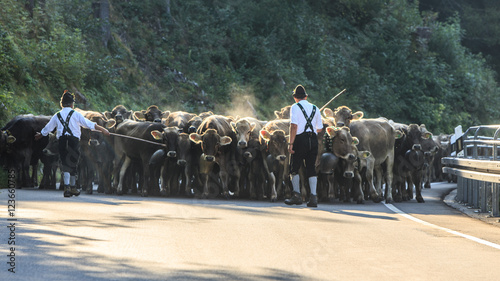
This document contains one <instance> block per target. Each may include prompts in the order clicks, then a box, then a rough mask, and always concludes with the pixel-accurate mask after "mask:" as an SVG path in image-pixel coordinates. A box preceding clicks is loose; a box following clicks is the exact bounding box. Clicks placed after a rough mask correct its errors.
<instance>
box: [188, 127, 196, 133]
mask: <svg viewBox="0 0 500 281" xmlns="http://www.w3.org/2000/svg"><path fill="white" fill-rule="evenodd" d="M195 132H196V127H195V126H190V127H189V129H188V133H189V134H191V133H195Z"/></svg>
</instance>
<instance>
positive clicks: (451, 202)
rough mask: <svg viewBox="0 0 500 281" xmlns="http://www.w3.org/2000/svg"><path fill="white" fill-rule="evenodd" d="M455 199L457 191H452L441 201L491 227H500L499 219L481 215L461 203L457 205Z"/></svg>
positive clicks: (476, 210) (489, 214)
mask: <svg viewBox="0 0 500 281" xmlns="http://www.w3.org/2000/svg"><path fill="white" fill-rule="evenodd" d="M456 197H457V189H456V188H455V189H453V190H452V191H451V192H450V193H449V194H448V195H446V196H445V197H444V199H443V202H444V203H445V204H446V205H448V206H450V207H452V208H454V209H457V210H458V211H460V212H462V213H464V214H465V215H467V216H469V217H471V218H474V219H478V220H481V221H483V222H486V223H489V224H491V225H494V226H497V227H500V218H499V217H492V216H491V213H489V212H488V213H481V212H480V209H474V208H471V207H469V206H466V205H465V204H463V203H459V202H457V201H456Z"/></svg>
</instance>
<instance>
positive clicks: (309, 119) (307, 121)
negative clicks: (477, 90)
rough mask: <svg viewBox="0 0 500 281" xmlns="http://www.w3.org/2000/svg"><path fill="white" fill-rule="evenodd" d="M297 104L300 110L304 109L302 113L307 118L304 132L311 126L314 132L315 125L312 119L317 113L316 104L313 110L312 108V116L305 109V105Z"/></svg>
mask: <svg viewBox="0 0 500 281" xmlns="http://www.w3.org/2000/svg"><path fill="white" fill-rule="evenodd" d="M297 105H298V106H299V108H300V110H302V113H303V114H304V118H306V127H305V129H304V132H305V131H307V128H311V131H312V132H313V133H315V132H314V127H313V125H312V120H313V118H314V114H316V106H315V105H313V110H312V113H311V116H309V117H307V113H306V111H305V110H304V107H303V106H302V105H301V104H300V103H297Z"/></svg>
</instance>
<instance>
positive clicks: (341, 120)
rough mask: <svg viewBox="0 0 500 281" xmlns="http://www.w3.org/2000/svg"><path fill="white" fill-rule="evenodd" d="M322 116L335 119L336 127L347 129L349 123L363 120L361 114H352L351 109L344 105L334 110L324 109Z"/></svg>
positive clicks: (358, 112) (360, 112)
mask: <svg viewBox="0 0 500 281" xmlns="http://www.w3.org/2000/svg"><path fill="white" fill-rule="evenodd" d="M323 114H324V115H325V116H326V117H333V118H334V119H335V123H336V126H338V127H343V126H346V127H349V125H350V124H351V121H355V120H360V119H361V118H363V112H362V111H357V112H355V113H352V111H351V109H350V108H349V107H347V106H345V105H343V106H339V107H337V108H336V109H335V110H333V111H332V110H331V109H330V108H325V109H324V110H323Z"/></svg>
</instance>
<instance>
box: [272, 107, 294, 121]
mask: <svg viewBox="0 0 500 281" xmlns="http://www.w3.org/2000/svg"><path fill="white" fill-rule="evenodd" d="M291 107H292V106H291V105H287V106H285V107H283V108H282V109H281V110H280V111H277V110H275V111H274V116H276V119H290V108H291Z"/></svg>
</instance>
